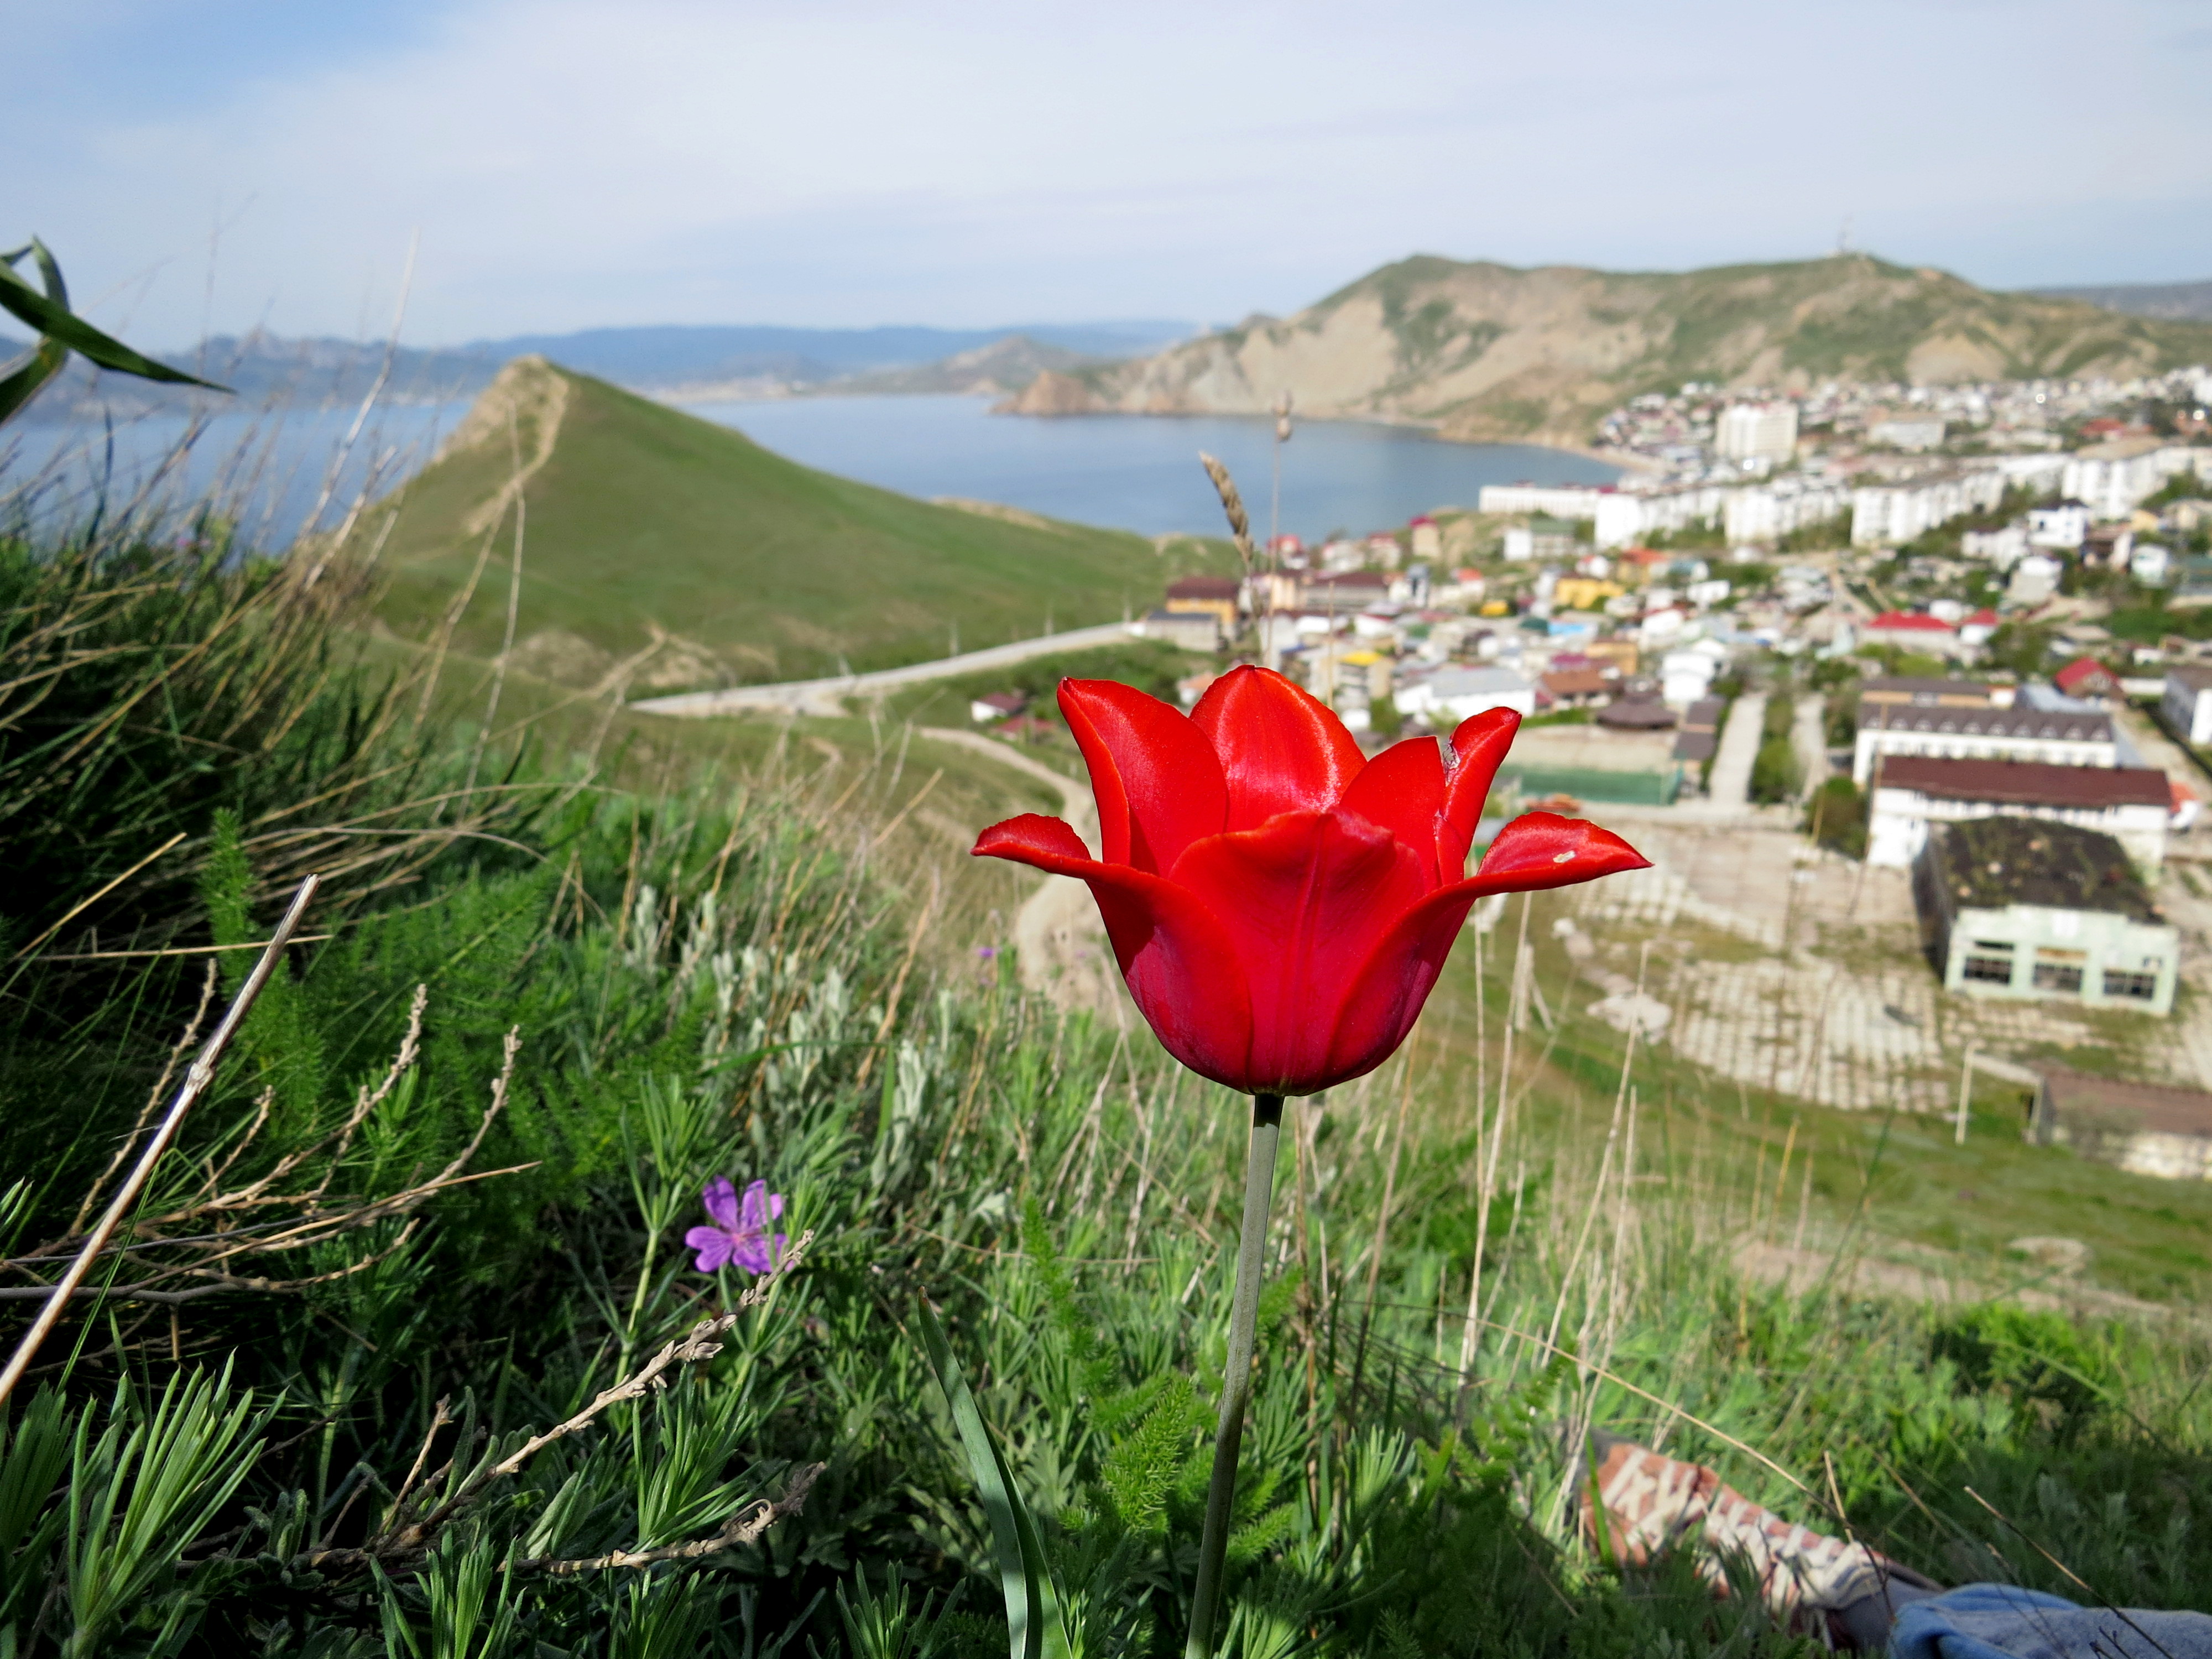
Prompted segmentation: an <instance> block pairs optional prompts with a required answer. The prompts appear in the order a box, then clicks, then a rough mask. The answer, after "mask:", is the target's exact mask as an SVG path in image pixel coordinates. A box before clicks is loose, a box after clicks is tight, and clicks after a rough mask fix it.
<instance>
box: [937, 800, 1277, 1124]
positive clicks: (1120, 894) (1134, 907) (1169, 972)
mask: <svg viewBox="0 0 2212 1659" xmlns="http://www.w3.org/2000/svg"><path fill="white" fill-rule="evenodd" d="M1215 839H1218V837H1216V838H1215ZM975 851H976V852H977V853H978V854H981V855H982V856H984V857H987V858H1001V859H1011V860H1013V861H1014V862H1016V863H1018V864H1027V865H1030V866H1034V867H1035V868H1036V869H1039V870H1043V871H1047V872H1050V873H1051V874H1054V875H1059V876H1073V877H1074V878H1076V879H1077V880H1079V881H1082V882H1085V883H1086V884H1089V886H1090V888H1091V897H1092V898H1093V899H1095V900H1097V904H1098V915H1099V916H1100V918H1101V920H1103V921H1104V922H1105V924H1106V937H1107V938H1108V939H1110V940H1111V941H1112V942H1113V945H1114V959H1115V962H1117V963H1120V964H1121V977H1122V979H1123V980H1125V981H1127V984H1128V987H1129V994H1130V995H1131V996H1132V997H1133V998H1134V999H1135V1000H1136V1004H1137V1008H1138V1011H1139V1012H1141V1013H1142V1014H1143V1015H1144V1017H1145V1019H1146V1023H1147V1024H1150V1025H1151V1026H1152V1031H1153V1033H1154V1035H1156V1036H1158V1038H1159V1040H1160V1043H1161V1046H1162V1047H1164V1048H1166V1049H1167V1051H1168V1052H1169V1053H1170V1054H1173V1055H1174V1056H1175V1057H1176V1059H1177V1060H1181V1061H1182V1063H1183V1064H1184V1065H1186V1066H1189V1067H1190V1069H1191V1070H1192V1071H1194V1072H1196V1073H1198V1074H1199V1075H1200V1077H1207V1078H1212V1079H1213V1080H1214V1081H1215V1082H1217V1083H1225V1084H1227V1085H1229V1086H1230V1087H1231V1088H1232V1089H1243V1090H1247V1091H1249V1090H1251V1089H1253V1088H1255V1087H1256V1086H1259V1085H1255V1084H1253V1083H1251V1082H1250V1081H1249V1072H1250V1070H1251V1056H1252V996H1251V993H1250V991H1249V989H1248V988H1247V986H1246V981H1245V975H1244V966H1243V962H1242V960H1241V959H1240V958H1239V957H1238V955H1237V950H1236V947H1235V946H1234V945H1232V944H1231V939H1230V934H1229V932H1228V930H1227V929H1226V928H1225V927H1224V926H1223V925H1222V921H1221V920H1220V918H1218V916H1217V915H1215V914H1214V912H1213V911H1212V909H1211V908H1209V907H1208V906H1207V905H1206V902H1205V901H1204V900H1203V899H1202V898H1200V896H1198V895H1197V894H1195V893H1193V892H1190V891H1188V890H1186V889H1184V888H1182V887H1179V886H1177V885H1176V884H1174V883H1172V882H1170V881H1168V880H1166V879H1165V878H1162V877H1159V876H1155V875H1150V874H1147V873H1146V872H1144V871H1141V870H1133V869H1131V868H1129V867H1128V866H1126V865H1119V864H1101V863H1098V862H1097V860H1093V859H1092V858H1091V856H1090V854H1088V853H1086V852H1085V850H1084V848H1083V842H1082V841H1081V840H1080V839H1079V837H1078V836H1077V835H1076V833H1075V831H1073V829H1069V828H1068V827H1067V825H1066V824H1065V823H1061V822H1060V820H1059V819H1058V818H1048V817H1042V816H1040V815H1039V814H1037V813H1035V812H1030V813H1025V814H1024V815H1023V816H1022V817H1018V818H1009V819H1008V820H1007V821H1006V823H997V824H994V825H992V826H991V828H989V829H986V830H985V831H984V832H983V833H982V834H981V836H978V837H977V838H976V842H975Z"/></svg>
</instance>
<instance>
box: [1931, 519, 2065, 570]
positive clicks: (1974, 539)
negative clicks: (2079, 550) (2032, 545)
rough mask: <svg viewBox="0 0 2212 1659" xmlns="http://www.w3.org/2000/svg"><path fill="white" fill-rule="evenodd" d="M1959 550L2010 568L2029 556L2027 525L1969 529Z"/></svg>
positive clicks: (2001, 568)
mask: <svg viewBox="0 0 2212 1659" xmlns="http://www.w3.org/2000/svg"><path fill="white" fill-rule="evenodd" d="M2075 545H2076V546H2079V545H2080V544H2079V543H2076V544H2075ZM1959 550H1960V552H1961V553H1964V554H1965V555H1966V556H1967V557H1968V558H1970V559H1987V560H1988V561H1989V562H1990V563H1991V564H1993V565H1995V566H1996V568H1998V569H2000V570H2009V569H2011V568H2013V566H2015V565H2016V564H2018V563H2019V562H2021V560H2022V559H2024V558H2026V557H2027V526H2026V525H2024V524H2008V525H2007V526H2005V527H2004V528H2003V529H2002V530H1969V531H1968V532H1966V534H1965V535H1963V536H1961V537H1960V538H1959Z"/></svg>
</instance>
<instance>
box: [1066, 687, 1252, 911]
mask: <svg viewBox="0 0 2212 1659" xmlns="http://www.w3.org/2000/svg"><path fill="white" fill-rule="evenodd" d="M1060 712H1061V713H1062V714H1066V716H1067V729H1068V730H1069V731H1070V732H1073V733H1074V734H1075V744H1076V747H1078V748H1079V749H1080V750H1082V751H1083V759H1084V763H1085V765H1087V766H1088V767H1089V768H1090V769H1091V793H1092V794H1094V795H1095V796H1097V799H1098V856H1099V858H1100V859H1101V860H1103V861H1104V862H1105V863H1108V864H1127V865H1133V866H1135V867H1136V868H1137V869H1139V870H1146V871H1150V872H1152V874H1154V875H1162V874H1164V873H1165V872H1168V871H1169V870H1170V869H1173V868H1174V867H1175V861H1176V860H1177V859H1178V858H1180V857H1182V849H1183V848H1186V847H1188V846H1189V845H1190V844H1191V842H1194V841H1195V840H1197V839H1198V838H1199V837H1200V836H1215V835H1218V834H1220V833H1221V830H1222V829H1223V828H1224V827H1225V824H1226V823H1227V821H1228V815H1229V788H1228V785H1227V784H1226V783H1225V782H1224V781H1223V780H1222V776H1221V762H1220V761H1219V760H1218V758H1217V757H1215V755H1214V752H1213V745H1212V744H1210V743H1208V742H1207V741H1206V734H1205V733H1204V732H1200V730H1199V729H1198V727H1197V726H1194V725H1193V724H1192V723H1191V721H1190V719H1189V717H1188V716H1187V715H1186V714H1183V712H1182V710H1181V709H1178V708H1169V707H1168V705H1167V704H1165V703H1164V702H1161V701H1160V700H1159V699H1158V698H1157V697H1148V696H1146V695H1145V694H1144V693H1143V692H1141V691H1139V690H1137V689H1136V688H1135V687H1134V686H1131V685H1123V684H1121V683H1120V682H1119V681H1116V680H1062V681H1061V682H1060Z"/></svg>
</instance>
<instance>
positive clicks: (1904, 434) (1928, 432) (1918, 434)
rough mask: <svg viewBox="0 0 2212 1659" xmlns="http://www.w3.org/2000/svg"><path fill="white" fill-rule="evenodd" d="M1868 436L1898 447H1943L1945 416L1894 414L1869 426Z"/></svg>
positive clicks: (1877, 441) (1879, 442)
mask: <svg viewBox="0 0 2212 1659" xmlns="http://www.w3.org/2000/svg"><path fill="white" fill-rule="evenodd" d="M1867 436H1868V437H1869V438H1871V439H1873V440H1874V441H1875V442H1876V443H1878V444H1889V445H1891V446H1893V447H1895V448H1898V449H1941V448H1942V447H1943V417H1942V416H1941V415H1923V414H1920V413H1918V412H1915V413H1912V414H1909V415H1892V416H1889V417H1888V418H1887V419H1886V420H1880V421H1876V422H1875V423H1874V424H1873V425H1872V426H1870V427H1869V428H1867Z"/></svg>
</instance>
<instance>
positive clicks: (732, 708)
mask: <svg viewBox="0 0 2212 1659" xmlns="http://www.w3.org/2000/svg"><path fill="white" fill-rule="evenodd" d="M1132 635H1133V629H1132V628H1131V626H1130V624H1129V623H1101V624H1099V625H1098V626H1097V627H1096V628H1072V629H1066V631H1064V632H1062V633H1058V634H1040V635H1037V636H1036V638H1034V639H1028V640H1016V641H1013V642H1012V644H1009V645H993V646H987V647H984V648H983V649H982V650H981V651H963V652H962V653H960V654H959V655H958V656H957V657H939V658H936V659H933V660H932V661H929V662H917V663H909V664H908V665H906V666H905V667H903V668H878V669H877V670H875V671H872V672H871V673H866V674H839V675H835V676H833V677H831V678H828V679H819V680H780V681H778V682H777V683H775V684H773V685H735V686H732V687H730V688H729V689H728V690H722V691H684V692H679V693H678V694H677V695H676V696H669V697H647V698H645V699H643V700H642V701H641V702H634V703H632V704H631V705H630V707H631V708H635V709H637V710H638V711H639V712H640V713H641V714H674V715H678V716H690V717H694V718H696V717H701V716H705V715H711V714H744V713H745V712H747V711H748V710H754V709H771V710H777V711H781V712H782V713H785V714H828V715H836V714H843V713H844V712H845V699H846V698H848V697H862V696H870V695H871V694H873V693H876V692H882V691H895V690H898V689H899V688H900V687H901V686H906V685H920V684H923V683H925V682H926V681H929V680H945V679H951V678H956V677H957V676H959V675H962V674H974V673H978V672H981V671H982V670H984V669H987V668H1006V667H1008V666H1011V665H1012V664H1015V663H1018V662H1026V661H1028V660H1029V659H1030V658H1031V657H1048V656H1050V655H1051V654H1052V653H1054V652H1055V651H1091V650H1096V649H1097V647H1100V646H1102V645H1116V644H1119V643H1120V642H1121V641H1123V640H1126V639H1128V638H1130V637H1132ZM962 735H963V736H967V735H970V734H969V733H963V734H962ZM998 746H999V747H1001V748H1003V747H1004V746H1005V745H1003V744H1000V745H998Z"/></svg>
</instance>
